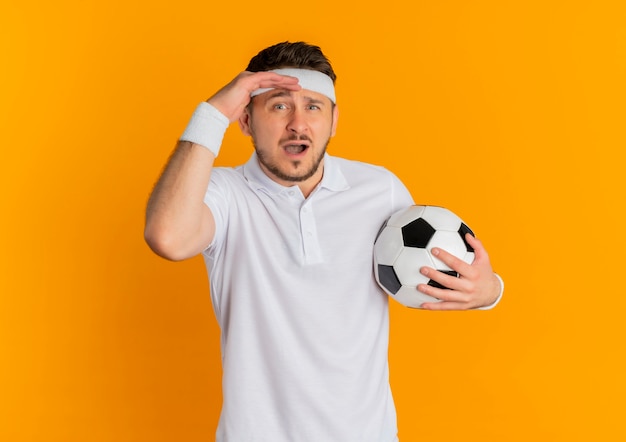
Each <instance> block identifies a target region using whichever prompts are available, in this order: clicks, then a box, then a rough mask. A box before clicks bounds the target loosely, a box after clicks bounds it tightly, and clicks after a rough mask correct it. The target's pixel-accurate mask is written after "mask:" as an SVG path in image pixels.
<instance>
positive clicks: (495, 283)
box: [417, 233, 501, 310]
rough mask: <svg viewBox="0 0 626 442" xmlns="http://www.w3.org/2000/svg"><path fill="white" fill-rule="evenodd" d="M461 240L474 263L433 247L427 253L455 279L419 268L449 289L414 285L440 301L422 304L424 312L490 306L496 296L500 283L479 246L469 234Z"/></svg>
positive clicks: (428, 268) (477, 241) (476, 240)
mask: <svg viewBox="0 0 626 442" xmlns="http://www.w3.org/2000/svg"><path fill="white" fill-rule="evenodd" d="M465 239H466V240H467V242H468V243H469V245H470V246H472V247H473V248H474V261H473V262H472V264H471V265H470V264H467V263H466V262H464V261H463V260H461V259H459V258H457V257H456V256H453V255H451V254H450V253H448V252H446V251H445V250H442V249H439V248H433V250H432V251H431V253H433V255H435V256H436V257H437V259H439V260H441V261H442V262H444V263H445V264H446V265H447V266H448V267H450V268H451V269H452V270H454V271H456V272H457V273H458V274H459V277H458V278H457V277H454V276H450V275H446V274H445V273H442V272H439V271H437V270H435V269H433V268H430V267H423V268H422V269H420V271H421V272H422V274H423V275H425V276H428V277H429V278H430V279H432V280H434V281H436V282H438V283H440V284H441V285H443V286H445V287H448V289H449V290H446V289H440V288H436V287H432V286H429V285H427V284H420V285H418V287H417V289H418V290H419V291H420V292H422V293H425V294H427V295H429V296H432V297H434V298H437V299H441V302H428V303H424V304H422V308H423V309H426V310H468V309H474V308H479V307H485V306H489V305H491V304H493V303H494V302H495V301H496V300H497V299H498V296H499V294H500V289H501V286H500V280H499V279H498V277H497V276H496V275H495V274H494V273H493V270H492V268H491V263H490V262H489V256H488V255H487V251H486V250H485V249H484V247H483V245H482V243H481V242H480V241H479V240H478V239H476V238H474V237H473V236H472V235H470V234H469V233H468V234H466V235H465Z"/></svg>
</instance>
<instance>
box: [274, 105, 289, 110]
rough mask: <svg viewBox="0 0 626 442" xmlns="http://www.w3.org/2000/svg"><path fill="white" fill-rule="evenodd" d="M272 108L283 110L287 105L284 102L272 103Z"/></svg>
mask: <svg viewBox="0 0 626 442" xmlns="http://www.w3.org/2000/svg"><path fill="white" fill-rule="evenodd" d="M274 109H276V110H285V109H287V105H286V104H284V103H278V104H275V105H274Z"/></svg>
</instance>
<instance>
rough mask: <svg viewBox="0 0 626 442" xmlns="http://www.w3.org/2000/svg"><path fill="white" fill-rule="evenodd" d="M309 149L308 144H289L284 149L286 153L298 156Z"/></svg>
mask: <svg viewBox="0 0 626 442" xmlns="http://www.w3.org/2000/svg"><path fill="white" fill-rule="evenodd" d="M308 148H309V146H308V145H306V144H288V145H286V146H285V147H284V149H285V152H287V153H288V154H290V155H298V154H301V153H302V152H304V151H305V150H307V149H308Z"/></svg>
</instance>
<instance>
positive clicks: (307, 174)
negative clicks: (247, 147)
mask: <svg viewBox="0 0 626 442" xmlns="http://www.w3.org/2000/svg"><path fill="white" fill-rule="evenodd" d="M328 143H330V138H329V139H328V140H327V141H326V144H325V145H324V148H323V149H322V150H321V152H320V153H319V155H318V156H317V157H316V158H314V159H313V164H311V167H310V168H309V169H307V170H305V171H304V172H302V173H288V172H287V171H285V170H282V169H281V168H280V166H279V165H278V164H277V163H273V162H272V161H271V160H270V159H268V158H267V156H266V155H265V154H264V153H262V152H261V151H260V150H259V149H258V148H257V146H256V143H255V141H254V139H253V140H252V144H253V145H254V150H255V151H256V154H257V158H258V159H259V163H261V165H262V166H263V167H264V168H265V169H267V170H268V171H269V172H270V173H271V174H272V175H274V176H275V177H276V178H278V179H280V180H283V181H287V182H291V183H300V182H303V181H306V180H308V179H309V178H311V177H312V176H313V175H315V173H316V172H317V171H318V169H319V167H320V164H321V163H322V160H323V159H324V155H325V154H326V149H327V148H328ZM309 149H311V147H309ZM301 163H302V162H301V161H300V160H295V161H292V162H291V165H292V166H293V168H294V169H297V168H298V167H299V166H300V164H301Z"/></svg>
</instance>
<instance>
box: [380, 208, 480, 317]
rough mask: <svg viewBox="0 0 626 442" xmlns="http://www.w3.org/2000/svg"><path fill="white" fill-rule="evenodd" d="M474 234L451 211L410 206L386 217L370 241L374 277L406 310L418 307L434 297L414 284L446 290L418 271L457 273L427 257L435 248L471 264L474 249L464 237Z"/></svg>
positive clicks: (435, 259)
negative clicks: (371, 241)
mask: <svg viewBox="0 0 626 442" xmlns="http://www.w3.org/2000/svg"><path fill="white" fill-rule="evenodd" d="M467 233H469V234H471V235H472V236H473V235H474V233H473V232H472V230H471V229H470V228H469V227H468V226H467V225H466V224H465V223H464V222H463V220H461V218H459V217H458V216H457V215H456V214H454V213H453V212H452V211H450V210H448V209H445V208H443V207H437V206H417V205H415V206H410V207H408V208H406V209H402V210H400V211H398V212H396V213H394V214H393V215H391V217H389V219H387V220H386V221H385V223H384V224H383V225H382V227H381V228H380V231H379V232H378V235H377V236H376V240H375V242H374V276H375V278H376V281H377V282H378V284H379V285H380V286H381V287H382V289H383V290H384V291H385V292H386V293H387V294H388V295H389V296H391V297H392V298H393V299H395V300H396V301H398V302H400V303H401V304H403V305H405V306H407V307H413V308H420V307H421V305H422V304H423V303H424V302H437V301H439V300H438V299H436V298H433V297H431V296H428V295H425V294H423V293H422V292H420V291H418V290H417V285H418V284H429V285H432V286H435V287H439V288H444V289H445V288H446V287H443V286H442V285H440V284H439V283H437V282H435V281H433V280H431V279H429V278H427V277H425V276H424V275H422V274H421V273H420V268H422V267H423V266H428V267H432V268H435V269H437V270H440V271H442V272H444V273H447V274H448V275H452V276H458V274H457V273H456V272H455V271H454V270H452V269H451V268H449V267H448V266H447V265H445V264H444V263H443V262H442V261H440V260H438V259H437V258H435V257H434V256H433V255H432V254H431V250H432V248H433V247H439V248H441V249H444V250H446V251H447V252H449V253H451V254H453V255H455V256H457V257H458V258H460V259H462V260H463V261H465V262H467V263H468V264H471V263H472V262H473V261H474V249H472V247H471V246H470V245H469V244H468V243H467V241H466V240H465V234H467Z"/></svg>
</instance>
